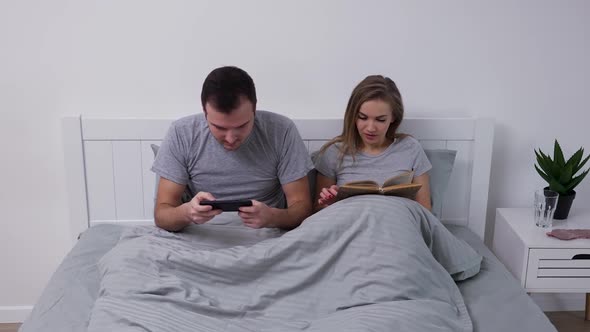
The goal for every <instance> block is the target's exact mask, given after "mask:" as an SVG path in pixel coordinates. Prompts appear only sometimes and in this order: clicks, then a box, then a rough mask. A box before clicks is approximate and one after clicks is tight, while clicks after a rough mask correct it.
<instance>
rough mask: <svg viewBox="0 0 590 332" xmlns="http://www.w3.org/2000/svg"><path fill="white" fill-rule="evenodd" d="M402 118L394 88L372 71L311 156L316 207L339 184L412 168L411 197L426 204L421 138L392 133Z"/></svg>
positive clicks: (331, 196) (333, 195)
mask: <svg viewBox="0 0 590 332" xmlns="http://www.w3.org/2000/svg"><path fill="white" fill-rule="evenodd" d="M403 117H404V106H403V103H402V98H401V95H400V92H399V90H398V89H397V86H396V85H395V83H394V82H393V81H392V80H391V79H389V78H388V77H383V76H380V75H372V76H368V77H367V78H365V79H364V80H363V81H362V82H360V83H359V84H358V85H357V86H356V87H355V88H354V90H353V91H352V95H351V96H350V99H349V100H348V106H347V107H346V113H345V114H344V126H343V130H342V134H341V135H340V136H337V137H335V138H334V139H332V140H331V141H329V142H328V143H326V144H325V145H324V146H323V147H322V149H321V150H320V153H319V154H318V156H317V159H316V161H315V164H316V169H317V170H318V175H317V182H316V197H319V198H318V200H317V201H316V202H315V209H316V210H320V209H322V208H324V207H326V206H328V205H330V204H332V203H334V202H335V198H336V195H337V194H338V186H340V185H342V184H344V183H347V182H351V181H359V180H368V179H369V180H374V181H376V182H377V183H383V182H384V181H385V180H386V179H388V178H390V177H392V176H395V175H397V174H399V173H402V172H405V171H408V170H414V178H413V180H412V183H420V184H422V187H421V188H420V190H419V191H418V193H417V194H416V201H417V202H418V203H420V204H422V206H424V207H425V208H427V209H429V210H430V209H431V201H430V186H429V179H428V173H427V172H428V171H429V170H430V169H431V168H432V165H431V164H430V161H428V158H427V157H426V154H425V153H424V150H423V149H422V146H421V145H420V143H419V142H418V141H417V140H416V139H415V138H413V137H411V136H409V135H405V134H399V133H397V129H398V127H399V125H400V123H401V122H402V119H403Z"/></svg>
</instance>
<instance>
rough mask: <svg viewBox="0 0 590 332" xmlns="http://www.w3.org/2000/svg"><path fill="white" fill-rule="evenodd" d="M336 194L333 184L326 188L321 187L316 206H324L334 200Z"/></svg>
mask: <svg viewBox="0 0 590 332" xmlns="http://www.w3.org/2000/svg"><path fill="white" fill-rule="evenodd" d="M336 195H338V186H337V185H335V184H334V185H331V186H330V187H328V188H322V191H320V198H319V199H318V206H319V207H320V208H325V207H326V206H328V205H331V204H332V203H334V202H336Z"/></svg>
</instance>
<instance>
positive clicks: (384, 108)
mask: <svg viewBox="0 0 590 332" xmlns="http://www.w3.org/2000/svg"><path fill="white" fill-rule="evenodd" d="M392 113H393V112H392V110H391V107H390V106H389V104H388V103H386V102H384V101H382V100H379V99H376V100H369V101H366V102H364V103H363V104H362V105H361V108H360V110H359V113H358V116H357V118H356V129H357V130H358V133H359V135H360V136H361V138H362V140H363V147H364V148H380V147H383V146H384V145H385V144H386V143H387V144H388V143H389V142H387V138H386V137H385V134H386V133H387V129H389V125H390V124H391V123H392V122H393V120H394V119H393V114H392Z"/></svg>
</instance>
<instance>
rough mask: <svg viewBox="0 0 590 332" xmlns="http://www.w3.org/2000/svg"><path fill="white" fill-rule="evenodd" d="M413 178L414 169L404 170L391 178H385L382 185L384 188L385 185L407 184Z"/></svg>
mask: <svg viewBox="0 0 590 332" xmlns="http://www.w3.org/2000/svg"><path fill="white" fill-rule="evenodd" d="M413 179H414V171H405V172H403V173H401V174H398V175H396V176H394V177H392V178H389V179H387V180H385V182H384V183H383V187H384V188H385V187H390V186H395V185H399V184H409V183H412V180H413Z"/></svg>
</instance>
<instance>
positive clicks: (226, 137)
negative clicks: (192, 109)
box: [205, 97, 254, 151]
mask: <svg viewBox="0 0 590 332" xmlns="http://www.w3.org/2000/svg"><path fill="white" fill-rule="evenodd" d="M205 116H206V117H207V123H208V124H209V130H211V134H213V137H215V139H216V140H217V141H218V142H219V143H220V144H222V145H223V147H224V148H225V149H226V150H229V151H232V150H236V149H237V148H239V147H240V145H241V144H242V143H243V142H244V140H245V139H246V138H247V137H248V135H250V133H251V132H252V128H253V127H254V105H252V102H250V101H249V100H248V99H247V98H245V97H241V98H240V102H239V104H238V107H236V108H235V109H233V110H232V111H231V112H230V113H229V114H226V113H222V112H219V111H218V110H217V109H215V107H213V106H212V105H211V104H210V103H206V104H205Z"/></svg>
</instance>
